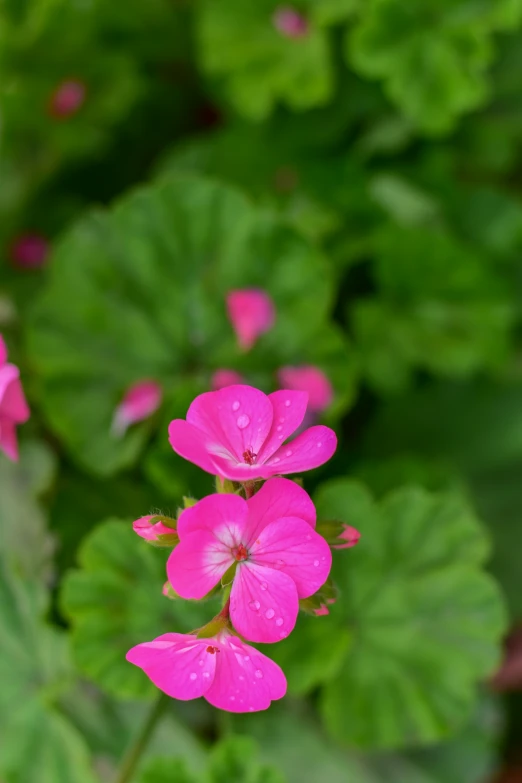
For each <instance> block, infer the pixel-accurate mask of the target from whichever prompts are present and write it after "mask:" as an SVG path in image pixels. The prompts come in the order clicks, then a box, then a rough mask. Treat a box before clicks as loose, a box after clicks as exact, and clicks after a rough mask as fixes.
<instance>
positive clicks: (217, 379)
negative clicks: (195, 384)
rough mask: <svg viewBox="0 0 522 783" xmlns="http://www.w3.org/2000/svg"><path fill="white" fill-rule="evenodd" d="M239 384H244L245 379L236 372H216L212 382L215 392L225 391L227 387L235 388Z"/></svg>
mask: <svg viewBox="0 0 522 783" xmlns="http://www.w3.org/2000/svg"><path fill="white" fill-rule="evenodd" d="M238 383H243V378H242V377H241V375H240V374H239V373H238V372H236V371H235V370H216V372H215V373H214V374H213V376H212V378H211V381H210V385H211V386H212V389H213V390H214V391H217V390H218V389H225V388H226V387H227V386H234V385H235V384H238Z"/></svg>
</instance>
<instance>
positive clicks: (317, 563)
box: [314, 560, 319, 568]
mask: <svg viewBox="0 0 522 783" xmlns="http://www.w3.org/2000/svg"><path fill="white" fill-rule="evenodd" d="M318 565H319V560H314V566H315V567H316V568H317V566H318Z"/></svg>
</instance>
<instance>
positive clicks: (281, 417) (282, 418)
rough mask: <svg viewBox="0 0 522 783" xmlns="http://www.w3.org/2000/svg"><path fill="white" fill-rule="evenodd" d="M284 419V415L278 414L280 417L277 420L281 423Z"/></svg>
mask: <svg viewBox="0 0 522 783" xmlns="http://www.w3.org/2000/svg"><path fill="white" fill-rule="evenodd" d="M284 420H285V417H284V416H280V417H279V421H280V422H281V424H282V423H283V422H284Z"/></svg>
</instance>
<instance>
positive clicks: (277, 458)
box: [273, 457, 281, 464]
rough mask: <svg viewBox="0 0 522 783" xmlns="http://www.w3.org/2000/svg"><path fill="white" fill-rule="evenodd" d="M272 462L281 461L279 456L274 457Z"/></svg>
mask: <svg viewBox="0 0 522 783" xmlns="http://www.w3.org/2000/svg"><path fill="white" fill-rule="evenodd" d="M273 462H274V464H275V463H276V462H281V460H280V459H279V457H275V459H274V460H273Z"/></svg>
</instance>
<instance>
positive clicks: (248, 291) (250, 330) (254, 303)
mask: <svg viewBox="0 0 522 783" xmlns="http://www.w3.org/2000/svg"><path fill="white" fill-rule="evenodd" d="M227 312H228V317H229V320H230V322H231V324H232V326H233V327H234V331H235V333H236V336H237V339H238V342H239V345H240V347H241V348H242V349H243V350H244V351H249V350H250V349H251V348H252V347H253V345H254V344H255V342H256V340H257V338H258V337H259V336H260V335H262V334H264V333H265V332H268V331H269V330H270V329H271V328H272V326H273V325H274V322H275V307H274V303H273V302H272V299H271V298H270V296H269V295H268V294H267V293H266V291H262V290H261V289H260V288H244V289H243V290H240V291H230V292H229V294H228V295H227Z"/></svg>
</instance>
